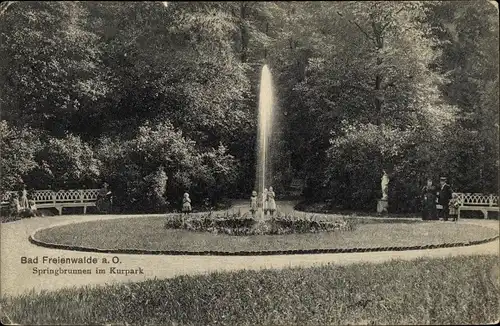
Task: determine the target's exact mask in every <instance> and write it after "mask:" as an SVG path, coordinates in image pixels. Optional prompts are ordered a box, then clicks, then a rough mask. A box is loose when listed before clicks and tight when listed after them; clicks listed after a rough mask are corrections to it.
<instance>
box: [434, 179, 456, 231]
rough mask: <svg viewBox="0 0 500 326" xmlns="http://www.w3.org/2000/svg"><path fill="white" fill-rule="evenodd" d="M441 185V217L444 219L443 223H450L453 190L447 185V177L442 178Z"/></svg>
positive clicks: (439, 201)
mask: <svg viewBox="0 0 500 326" xmlns="http://www.w3.org/2000/svg"><path fill="white" fill-rule="evenodd" d="M439 181H440V184H441V189H440V190H439V199H438V203H439V205H441V206H443V208H442V209H441V210H440V211H439V212H440V215H441V216H440V217H442V218H443V221H448V217H449V216H450V207H449V204H450V200H451V197H452V193H453V190H451V187H450V185H449V184H448V183H447V180H446V177H441V178H440V179H439Z"/></svg>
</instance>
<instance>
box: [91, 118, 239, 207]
mask: <svg viewBox="0 0 500 326" xmlns="http://www.w3.org/2000/svg"><path fill="white" fill-rule="evenodd" d="M97 152H98V157H99V160H100V161H102V175H103V177H105V178H106V179H107V180H108V183H109V184H110V185H111V187H112V190H113V191H114V193H115V198H116V201H115V202H116V206H120V207H122V209H123V210H128V211H143V212H144V211H147V212H160V211H165V209H168V210H174V209H176V208H177V209H180V206H181V200H182V194H183V193H184V192H186V191H187V192H189V193H190V195H191V200H192V201H193V202H192V205H193V206H194V207H196V206H202V205H204V199H205V198H206V197H210V198H212V199H213V200H214V201H217V200H220V199H221V196H220V195H221V193H222V191H223V190H224V189H225V187H226V186H227V185H228V183H230V182H232V181H233V180H234V176H235V174H234V170H235V169H236V162H235V160H234V158H233V157H232V156H231V155H229V154H228V153H227V150H226V148H225V147H224V146H222V145H220V146H219V147H218V148H216V149H213V148H200V147H199V146H198V145H197V144H196V143H195V142H194V141H192V140H190V139H189V138H186V137H185V136H184V135H183V134H182V132H181V131H179V130H177V129H176V128H175V127H174V126H173V125H172V124H171V123H170V122H163V123H159V124H157V125H151V124H150V123H146V124H144V125H143V126H142V127H141V128H140V129H139V131H138V133H137V135H136V136H135V137H134V138H133V139H130V140H121V139H109V138H103V139H101V142H100V144H99V146H98V150H97ZM212 204H215V203H212Z"/></svg>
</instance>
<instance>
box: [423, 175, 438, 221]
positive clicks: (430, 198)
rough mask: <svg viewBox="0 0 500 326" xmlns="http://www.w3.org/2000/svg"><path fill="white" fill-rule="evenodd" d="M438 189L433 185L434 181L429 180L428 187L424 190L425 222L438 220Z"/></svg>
mask: <svg viewBox="0 0 500 326" xmlns="http://www.w3.org/2000/svg"><path fill="white" fill-rule="evenodd" d="M436 198H437V189H436V186H434V185H433V184H432V179H428V180H427V185H425V186H424V187H423V188H422V219H423V220H436V219H437V209H436Z"/></svg>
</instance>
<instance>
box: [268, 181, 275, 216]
mask: <svg viewBox="0 0 500 326" xmlns="http://www.w3.org/2000/svg"><path fill="white" fill-rule="evenodd" d="M275 197H276V194H275V193H274V191H273V187H269V192H268V193H267V205H268V206H267V209H268V210H269V212H270V213H271V216H273V215H274V212H276V201H275V200H274V198H275Z"/></svg>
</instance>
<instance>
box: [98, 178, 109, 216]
mask: <svg viewBox="0 0 500 326" xmlns="http://www.w3.org/2000/svg"><path fill="white" fill-rule="evenodd" d="M96 207H97V210H98V211H99V212H101V213H107V212H109V210H110V209H111V191H109V190H108V184H107V183H106V182H104V183H103V185H102V188H101V189H100V190H99V193H98V194H97V201H96Z"/></svg>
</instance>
